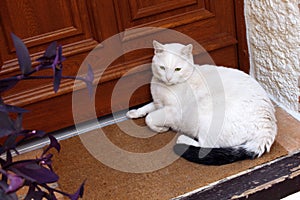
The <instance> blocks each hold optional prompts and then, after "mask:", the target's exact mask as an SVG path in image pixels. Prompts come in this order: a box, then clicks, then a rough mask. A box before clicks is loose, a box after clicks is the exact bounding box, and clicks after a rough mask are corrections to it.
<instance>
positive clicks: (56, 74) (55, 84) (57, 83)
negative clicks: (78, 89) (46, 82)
mask: <svg viewBox="0 0 300 200" xmlns="http://www.w3.org/2000/svg"><path fill="white" fill-rule="evenodd" d="M61 77H62V70H60V69H57V68H55V70H54V80H53V90H54V92H55V93H56V92H57V91H58V89H59V86H60V81H61Z"/></svg>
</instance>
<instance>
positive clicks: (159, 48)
mask: <svg viewBox="0 0 300 200" xmlns="http://www.w3.org/2000/svg"><path fill="white" fill-rule="evenodd" d="M153 47H154V53H155V54H160V53H162V52H163V51H164V45H163V44H161V43H159V42H157V41H156V40H153Z"/></svg>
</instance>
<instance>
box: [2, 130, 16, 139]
mask: <svg viewBox="0 0 300 200" xmlns="http://www.w3.org/2000/svg"><path fill="white" fill-rule="evenodd" d="M13 133H14V130H11V129H4V128H0V138H2V137H5V136H8V135H11V134H13Z"/></svg>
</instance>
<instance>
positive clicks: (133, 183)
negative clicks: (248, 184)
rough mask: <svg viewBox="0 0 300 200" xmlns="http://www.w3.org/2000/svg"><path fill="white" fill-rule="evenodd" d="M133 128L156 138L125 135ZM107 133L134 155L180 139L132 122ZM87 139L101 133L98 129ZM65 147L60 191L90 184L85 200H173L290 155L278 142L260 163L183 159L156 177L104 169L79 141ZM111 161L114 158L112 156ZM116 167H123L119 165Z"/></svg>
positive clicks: (58, 163) (57, 165)
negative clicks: (208, 162) (206, 162)
mask: <svg viewBox="0 0 300 200" xmlns="http://www.w3.org/2000/svg"><path fill="white" fill-rule="evenodd" d="M120 127H122V128H120ZM136 127H142V128H140V129H139V128H136ZM130 129H136V130H139V131H140V134H141V135H142V136H145V135H147V134H149V135H152V137H149V138H136V137H132V136H130V135H128V134H126V133H125V132H127V131H128V130H130ZM102 131H103V132H104V133H105V135H106V136H107V138H108V139H109V140H110V141H111V142H112V143H113V144H114V145H116V146H118V147H119V148H120V149H124V150H126V151H128V152H134V153H147V152H151V151H155V150H158V149H160V148H162V147H163V146H165V145H166V144H167V143H169V142H170V141H172V139H173V138H174V137H175V133H174V132H172V131H168V132H165V133H160V134H155V135H153V132H151V131H150V130H149V129H147V127H146V126H145V123H144V119H138V120H127V121H124V122H120V123H118V124H114V125H110V126H107V127H104V128H102ZM85 134H99V133H98V132H97V130H95V131H91V132H89V133H85ZM60 144H61V147H62V148H61V152H60V153H59V154H57V153H54V154H55V156H54V158H53V168H54V170H55V172H57V174H58V175H59V176H60V182H59V187H60V188H61V189H62V190H64V191H68V192H73V191H76V189H77V188H78V187H79V185H80V184H81V183H82V182H83V181H84V180H86V184H85V192H84V197H83V199H86V200H91V199H97V200H98V199H99V200H102V199H105V200H109V199H113V200H116V199H131V200H134V199H137V200H140V199H160V200H161V199H170V198H173V197H177V196H179V195H182V194H185V193H187V192H190V191H193V190H195V189H198V188H200V187H203V186H206V185H208V184H210V183H213V182H215V181H218V180H221V179H224V178H226V177H228V176H232V175H235V174H237V173H239V172H242V171H245V170H248V169H251V168H253V167H255V166H258V165H261V164H263V163H266V162H269V161H271V160H274V159H276V158H278V157H281V156H284V155H286V154H287V151H286V150H285V149H284V148H283V147H282V146H281V145H280V144H279V143H278V142H275V143H274V145H273V146H272V149H271V152H270V153H266V154H264V155H263V156H262V157H261V158H258V159H255V160H245V161H240V162H236V163H233V164H229V165H223V166H205V165H199V164H194V163H190V162H187V161H186V160H184V159H181V158H179V159H177V160H175V161H174V162H172V163H171V164H169V165H167V166H164V167H163V168H161V169H158V170H155V171H152V172H145V173H132V172H124V171H119V170H117V169H113V168H112V167H110V166H107V165H105V164H103V163H102V162H101V161H99V159H96V158H95V157H94V156H93V155H92V154H91V153H90V152H89V151H88V150H87V149H86V147H85V145H83V143H82V141H81V139H80V137H79V136H76V137H73V138H70V139H67V140H63V141H60ZM104 153H106V152H104ZM170 153H172V152H170ZM107 157H108V158H110V153H109V152H107ZM110 159H114V157H111V158H110ZM114 162H115V163H118V160H115V161H114Z"/></svg>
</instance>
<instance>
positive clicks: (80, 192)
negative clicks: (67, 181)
mask: <svg viewBox="0 0 300 200" xmlns="http://www.w3.org/2000/svg"><path fill="white" fill-rule="evenodd" d="M84 184H85V182H83V183H82V184H81V185H80V187H79V189H78V190H77V191H76V192H75V193H74V194H70V195H69V198H70V199H71V200H77V199H79V198H82V196H83V192H84Z"/></svg>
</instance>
